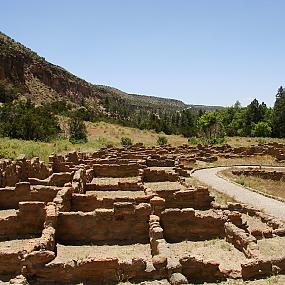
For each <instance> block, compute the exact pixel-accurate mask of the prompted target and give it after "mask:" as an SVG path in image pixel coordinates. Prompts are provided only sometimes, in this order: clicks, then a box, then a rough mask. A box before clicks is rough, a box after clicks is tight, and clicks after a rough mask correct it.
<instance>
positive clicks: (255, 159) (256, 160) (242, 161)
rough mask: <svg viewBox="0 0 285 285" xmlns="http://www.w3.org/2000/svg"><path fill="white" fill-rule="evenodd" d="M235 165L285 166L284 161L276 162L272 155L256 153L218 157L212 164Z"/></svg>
mask: <svg viewBox="0 0 285 285" xmlns="http://www.w3.org/2000/svg"><path fill="white" fill-rule="evenodd" d="M233 165H270V166H283V165H285V164H284V163H279V162H276V161H275V159H274V158H273V157H272V156H270V155H255V156H251V157H242V158H218V160H217V161H216V162H214V163H212V166H233Z"/></svg>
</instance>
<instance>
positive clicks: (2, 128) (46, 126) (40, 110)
mask: <svg viewBox="0 0 285 285" xmlns="http://www.w3.org/2000/svg"><path fill="white" fill-rule="evenodd" d="M59 131H60V128H59V125H58V120H57V118H56V117H55V116H54V115H53V114H52V113H51V112H49V111H48V110H46V109H45V108H44V107H42V106H39V107H35V105H34V104H33V103H32V102H31V101H30V100H18V101H13V102H10V103H5V104H4V105H3V106H2V107H1V108H0V133H1V135H2V136H6V137H11V138H17V139H24V140H40V141H48V140H50V139H51V138H52V137H55V136H56V135H57V134H58V133H59Z"/></svg>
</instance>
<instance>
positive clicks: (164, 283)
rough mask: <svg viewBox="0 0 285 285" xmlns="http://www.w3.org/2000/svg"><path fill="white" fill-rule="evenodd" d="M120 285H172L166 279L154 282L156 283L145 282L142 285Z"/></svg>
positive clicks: (134, 284)
mask: <svg viewBox="0 0 285 285" xmlns="http://www.w3.org/2000/svg"><path fill="white" fill-rule="evenodd" d="M118 285H170V283H169V282H168V281H167V280H166V279H162V280H154V281H143V282H140V283H130V282H120V283H118Z"/></svg>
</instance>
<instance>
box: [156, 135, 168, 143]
mask: <svg viewBox="0 0 285 285" xmlns="http://www.w3.org/2000/svg"><path fill="white" fill-rule="evenodd" d="M167 143H168V140H167V137H165V136H159V137H158V139H157V144H159V145H166V144H167Z"/></svg>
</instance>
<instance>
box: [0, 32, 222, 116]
mask: <svg viewBox="0 0 285 285" xmlns="http://www.w3.org/2000/svg"><path fill="white" fill-rule="evenodd" d="M0 81H4V82H7V83H9V84H12V85H13V86H14V87H15V88H16V90H17V93H18V94H20V95H22V96H25V97H26V98H29V99H31V100H32V101H33V102H35V103H36V104H41V103H42V102H48V101H58V100H65V101H67V102H68V103H70V105H71V106H73V107H79V106H87V107H88V109H90V110H92V111H95V112H103V113H104V112H105V109H106V108H105V107H106V102H108V103H109V102H110V100H111V101H112V103H113V105H118V104H120V105H124V106H126V108H127V109H129V110H132V109H140V110H144V109H145V110H147V111H153V112H157V111H159V110H172V111H173V110H182V109H186V108H189V107H192V108H193V109H197V110H199V109H202V110H211V109H212V108H214V109H217V108H219V107H208V106H195V105H186V104H184V103H183V102H182V101H179V100H174V99H164V98H158V97H154V96H145V95H136V94H128V93H125V92H123V91H120V90H118V89H116V88H112V87H108V86H102V85H93V84H91V83H88V82H86V81H85V80H83V79H81V78H79V77H77V76H75V75H73V74H71V73H70V72H68V71H67V70H65V69H64V68H62V67H60V66H57V65H54V64H52V63H49V62H47V61H46V60H45V59H44V58H43V57H41V56H39V55H38V54H36V53H35V52H33V51H32V50H31V49H29V48H27V47H25V46H24V45H22V44H21V43H18V42H16V41H14V40H13V39H11V38H10V37H8V36H7V35H5V34H3V33H1V32H0ZM105 113H106V112H105ZM108 115H110V116H113V115H114V114H113V113H112V111H111V112H109V113H108Z"/></svg>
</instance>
